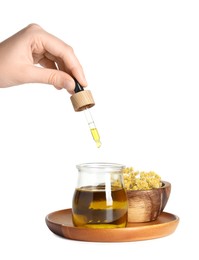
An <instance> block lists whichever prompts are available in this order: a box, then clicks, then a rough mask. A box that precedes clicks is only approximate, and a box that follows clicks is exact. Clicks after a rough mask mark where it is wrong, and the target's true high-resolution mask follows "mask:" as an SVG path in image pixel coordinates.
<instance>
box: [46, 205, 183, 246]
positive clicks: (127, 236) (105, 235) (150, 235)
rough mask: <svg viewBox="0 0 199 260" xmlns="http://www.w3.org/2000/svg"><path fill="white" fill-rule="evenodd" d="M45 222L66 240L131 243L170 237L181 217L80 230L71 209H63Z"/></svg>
mask: <svg viewBox="0 0 199 260" xmlns="http://www.w3.org/2000/svg"><path fill="white" fill-rule="evenodd" d="M45 221H46V224H47V226H48V228H49V229H50V230H51V231H52V232H53V233H55V234H56V235H59V236H61V237H64V238H68V239H72V240H80V241H89V242H129V241H139V240H147V239H154V238H160V237H164V236H167V235H170V234H172V233H173V232H174V231H175V230H176V228H177V225H178V223H179V217H178V216H176V215H173V214H170V213H167V212H163V213H161V215H160V216H159V217H158V218H157V220H155V221H151V222H147V223H128V225H127V227H125V228H110V229H104V228H103V229H97V228H79V227H74V226H73V223H72V213H71V209H63V210H59V211H55V212H52V213H50V214H48V215H47V216H46V218H45Z"/></svg>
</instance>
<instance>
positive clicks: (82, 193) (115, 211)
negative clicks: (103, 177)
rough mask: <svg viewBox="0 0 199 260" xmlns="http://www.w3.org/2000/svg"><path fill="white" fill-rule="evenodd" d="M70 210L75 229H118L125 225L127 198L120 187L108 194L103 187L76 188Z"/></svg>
mask: <svg viewBox="0 0 199 260" xmlns="http://www.w3.org/2000/svg"><path fill="white" fill-rule="evenodd" d="M107 198H108V199H107ZM72 208H73V214H72V216H73V217H72V219H73V224H74V225H75V226H77V227H89V228H119V227H125V226H126V224H127V209H128V205H127V197H126V191H125V189H124V188H121V187H113V188H112V190H111V191H110V192H109V194H107V191H106V188H105V185H98V186H95V187H94V186H87V187H82V188H77V189H76V190H75V192H74V196H73V206H72Z"/></svg>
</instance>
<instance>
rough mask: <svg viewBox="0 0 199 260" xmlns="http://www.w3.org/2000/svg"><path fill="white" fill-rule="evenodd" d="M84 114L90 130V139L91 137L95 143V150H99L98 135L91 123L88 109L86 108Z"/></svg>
mask: <svg viewBox="0 0 199 260" xmlns="http://www.w3.org/2000/svg"><path fill="white" fill-rule="evenodd" d="M84 114H85V117H86V120H87V123H88V126H89V128H90V131H91V134H92V137H93V139H94V141H95V142H96V145H97V148H100V146H101V141H100V135H99V133H98V130H97V127H96V126H95V123H94V121H93V118H92V115H91V112H90V109H89V108H86V109H85V110H84Z"/></svg>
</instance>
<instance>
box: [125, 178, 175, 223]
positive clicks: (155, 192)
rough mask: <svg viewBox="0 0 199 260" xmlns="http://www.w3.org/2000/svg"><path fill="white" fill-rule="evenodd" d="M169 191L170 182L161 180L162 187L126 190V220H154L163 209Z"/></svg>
mask: <svg viewBox="0 0 199 260" xmlns="http://www.w3.org/2000/svg"><path fill="white" fill-rule="evenodd" d="M170 192H171V184H170V183H169V182H167V181H162V187H160V188H157V189H151V190H127V197H128V204H129V205H128V222H149V221H153V220H156V219H157V217H158V216H159V215H160V213H161V212H162V211H163V210H164V208H165V206H166V204H167V202H168V199H169V196H170Z"/></svg>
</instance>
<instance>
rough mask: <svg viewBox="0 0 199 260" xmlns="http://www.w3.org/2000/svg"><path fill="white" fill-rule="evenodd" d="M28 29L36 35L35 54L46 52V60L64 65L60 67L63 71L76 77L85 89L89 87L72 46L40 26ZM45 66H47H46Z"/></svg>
mask: <svg viewBox="0 0 199 260" xmlns="http://www.w3.org/2000/svg"><path fill="white" fill-rule="evenodd" d="M27 28H28V30H32V32H33V34H34V35H35V38H33V39H34V41H35V44H34V45H32V46H34V47H33V50H32V51H33V53H41V52H42V51H45V55H46V58H48V59H49V60H52V61H53V62H56V63H57V64H58V63H59V64H63V65H64V66H63V65H62V66H60V67H62V70H63V71H65V72H67V73H68V74H69V75H70V76H71V77H75V78H76V79H77V80H78V81H79V83H80V84H81V85H82V86H83V87H86V86H87V82H86V78H85V75H84V72H83V68H82V66H81V64H80V62H79V60H78V59H77V57H76V55H75V53H74V51H73V49H72V47H71V46H69V45H68V44H66V43H65V42H63V41H62V40H60V39H58V38H57V37H55V36H53V35H51V34H50V33H48V32H46V31H44V30H43V29H42V28H41V27H40V26H37V25H35V24H33V25H32V27H31V25H30V26H29V27H27ZM38 39H39V40H38ZM42 48H43V50H42ZM43 62H44V60H43ZM45 62H46V61H45ZM49 64H50V63H48V65H49ZM44 65H45V66H46V64H44ZM51 67H52V63H51ZM63 67H64V68H63ZM59 69H60V68H59Z"/></svg>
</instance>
